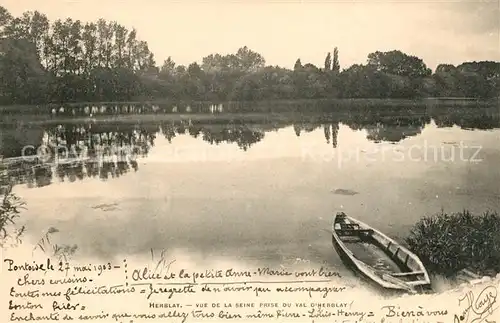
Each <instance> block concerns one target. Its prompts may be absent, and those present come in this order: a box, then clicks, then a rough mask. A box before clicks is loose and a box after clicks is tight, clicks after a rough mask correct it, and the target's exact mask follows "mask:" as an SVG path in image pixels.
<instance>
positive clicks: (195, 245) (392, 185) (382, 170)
mask: <svg viewBox="0 0 500 323" xmlns="http://www.w3.org/2000/svg"><path fill="white" fill-rule="evenodd" d="M491 111H492V110H491V109H489V110H487V111H482V110H481V111H480V110H477V111H472V112H470V113H469V114H467V115H464V114H458V115H453V113H451V114H450V113H449V112H447V111H445V112H443V113H437V114H432V113H428V112H423V113H420V114H412V115H401V114H398V113H394V112H391V111H386V112H384V114H383V115H380V114H375V115H369V116H367V115H349V116H347V117H346V115H326V116H325V115H324V114H322V115H319V114H318V115H316V114H308V115H300V116H293V117H287V118H283V117H279V118H276V117H275V116H274V117H272V116H270V115H264V116H261V118H252V120H250V121H249V120H248V119H245V118H239V117H234V118H228V117H227V116H226V117H223V116H220V117H215V119H214V118H210V120H208V121H207V120H204V118H203V116H201V117H199V118H190V117H183V118H180V119H175V120H174V119H172V118H169V117H168V116H160V117H158V118H154V119H153V120H148V121H142V122H130V121H127V122H125V121H120V120H116V119H108V120H106V119H100V120H86V121H85V120H83V121H82V120H80V121H74V120H73V121H71V120H66V121H58V120H50V121H44V122H39V123H30V122H18V123H17V124H15V125H10V126H8V127H4V128H3V129H2V142H1V146H0V147H1V149H2V154H3V155H4V157H16V156H17V157H19V156H20V155H21V150H22V147H26V146H28V145H29V149H28V150H26V149H25V153H26V152H27V151H30V152H31V154H33V153H34V151H35V150H34V149H37V148H38V147H40V146H42V147H50V145H56V144H57V145H59V146H61V147H70V146H78V147H83V148H82V149H81V150H78V151H77V155H78V154H79V158H75V156H73V157H72V158H73V159H71V160H72V161H71V162H69V161H68V160H64V159H63V160H61V159H60V160H58V161H56V160H55V159H54V158H53V157H54V156H53V154H51V153H48V154H45V155H44V159H43V158H42V159H43V160H44V161H45V162H44V163H40V162H24V163H20V162H12V166H10V172H11V175H12V176H14V177H15V178H16V181H17V185H16V186H15V187H14V192H15V193H17V194H18V195H19V196H20V197H22V198H23V200H25V201H26V203H27V210H26V211H23V213H22V217H21V222H20V223H19V224H23V225H26V228H27V232H26V235H25V237H24V239H25V241H27V243H28V244H29V243H32V244H34V245H35V244H36V243H37V241H38V240H39V239H41V238H42V237H43V235H44V233H45V232H47V230H48V229H49V228H50V227H52V228H56V229H57V231H58V232H57V233H56V234H54V235H53V237H52V238H51V239H53V242H55V243H59V244H69V245H77V247H78V249H77V252H76V254H77V255H81V256H82V257H88V256H92V257H102V259H106V258H109V257H121V256H122V255H130V254H137V255H140V254H142V255H144V254H148V253H150V252H151V250H152V249H154V250H162V249H164V250H176V252H180V253H182V254H184V255H191V256H192V257H197V258H196V259H201V260H200V261H204V260H210V259H228V260H233V261H240V262H244V263H249V264H257V265H272V264H280V263H283V262H284V261H291V262H294V261H295V262H296V261H305V262H310V263H315V264H326V265H329V266H332V267H335V268H338V269H339V270H340V271H344V269H343V266H342V264H341V262H340V259H339V258H338V256H337V254H336V252H335V250H334V249H333V248H332V244H331V234H330V227H331V221H332V217H333V216H334V215H335V213H336V212H338V211H344V212H346V213H347V214H349V215H352V216H354V217H356V218H358V219H360V220H362V221H364V222H366V223H368V224H370V225H373V226H374V227H376V228H377V229H380V230H381V231H383V232H385V233H387V234H388V235H389V236H391V237H393V238H395V239H399V240H402V239H403V238H404V237H405V235H406V234H408V232H409V230H410V228H411V226H412V225H413V224H414V223H415V222H416V221H418V220H419V219H420V218H421V217H423V216H426V215H432V214H435V213H439V212H440V211H441V210H444V211H445V212H457V211H461V210H462V209H464V208H465V209H469V210H471V211H472V212H474V213H482V212H484V211H486V210H497V211H498V210H500V185H499V184H498V183H500V167H498V165H499V164H500V145H499V142H500V123H499V116H498V109H497V110H496V112H495V109H493V112H491ZM21 133H22V134H21ZM118 146H119V147H121V148H120V149H118V150H116V148H115V150H113V149H114V148H112V147H118ZM84 149H86V151H85V150H84ZM40 151H41V150H39V152H40ZM46 152H47V151H46ZM52 152H53V151H52ZM70 152H71V151H70ZM73 152H74V151H73ZM70 155H71V154H70ZM63 157H64V156H63ZM70 157H71V156H70ZM17 160H19V158H18V159H17Z"/></svg>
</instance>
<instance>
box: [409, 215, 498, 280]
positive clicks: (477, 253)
mask: <svg viewBox="0 0 500 323" xmlns="http://www.w3.org/2000/svg"><path fill="white" fill-rule="evenodd" d="M406 243H407V244H408V246H409V247H410V248H411V250H413V252H415V253H416V254H417V255H418V256H419V257H420V259H421V260H422V262H423V263H424V264H425V266H426V268H427V269H428V270H429V272H430V273H432V274H438V275H443V276H446V277H453V276H455V275H456V274H457V273H458V272H459V271H460V270H463V269H468V270H472V271H473V272H476V273H478V274H480V275H494V274H496V273H499V272H500V216H499V215H498V213H496V212H486V213H484V214H482V215H473V214H471V213H470V212H469V211H467V210H464V211H462V212H458V213H453V214H447V213H444V212H443V211H442V212H441V213H439V214H436V215H433V216H428V217H424V218H422V219H421V220H420V221H419V222H417V223H416V224H415V225H414V226H413V228H412V229H411V231H410V234H409V236H408V237H407V238H406Z"/></svg>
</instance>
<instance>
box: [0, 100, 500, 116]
mask: <svg viewBox="0 0 500 323" xmlns="http://www.w3.org/2000/svg"><path fill="white" fill-rule="evenodd" d="M220 104H222V105H223V106H225V107H226V108H229V109H231V107H232V108H233V109H236V111H235V112H237V108H238V107H242V108H245V107H249V106H250V107H253V108H254V109H256V110H258V109H264V110H263V111H266V112H267V111H268V110H269V109H268V108H269V106H274V107H280V106H282V107H283V106H285V107H286V106H301V105H306V106H307V105H321V104H332V105H335V106H362V107H375V106H376V107H378V108H382V107H387V108H390V107H415V106H419V105H442V106H457V105H458V106H470V107H472V106H478V105H479V106H488V105H495V104H496V105H498V104H499V100H498V99H490V100H483V99H477V98H418V99H377V98H371V99H368V98H367V99H349V98H346V99H297V100H262V101H195V100H172V99H160V100H134V101H103V102H64V103H49V104H38V105H4V106H0V114H2V113H28V112H29V113H39V112H42V113H44V112H47V111H50V110H51V109H53V108H57V109H58V108H60V107H61V106H63V107H71V108H73V107H82V106H103V105H104V106H114V105H119V106H123V105H169V106H170V105H190V106H210V105H220Z"/></svg>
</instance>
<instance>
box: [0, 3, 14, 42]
mask: <svg viewBox="0 0 500 323" xmlns="http://www.w3.org/2000/svg"><path fill="white" fill-rule="evenodd" d="M11 20H12V15H11V14H10V12H9V11H8V10H7V9H6V8H5V7H2V6H0V37H2V36H4V30H5V28H6V27H7V26H8V25H9V23H10V21H11Z"/></svg>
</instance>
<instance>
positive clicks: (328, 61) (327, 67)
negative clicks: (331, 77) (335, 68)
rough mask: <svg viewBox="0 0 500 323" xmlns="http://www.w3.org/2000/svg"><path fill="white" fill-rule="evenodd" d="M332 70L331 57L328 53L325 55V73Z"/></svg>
mask: <svg viewBox="0 0 500 323" xmlns="http://www.w3.org/2000/svg"><path fill="white" fill-rule="evenodd" d="M331 69H332V55H331V54H330V52H328V54H327V55H326V58H325V71H330V70H331Z"/></svg>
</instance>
